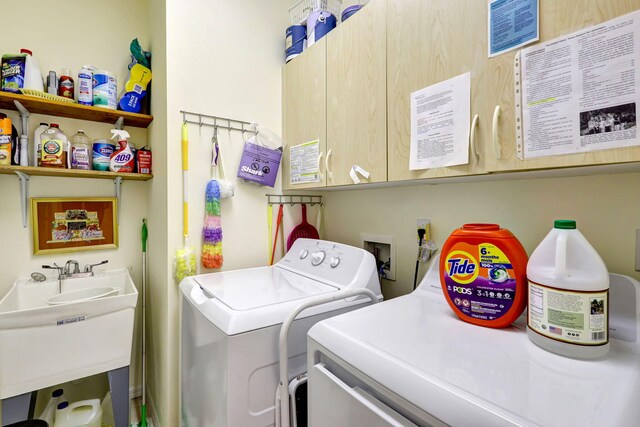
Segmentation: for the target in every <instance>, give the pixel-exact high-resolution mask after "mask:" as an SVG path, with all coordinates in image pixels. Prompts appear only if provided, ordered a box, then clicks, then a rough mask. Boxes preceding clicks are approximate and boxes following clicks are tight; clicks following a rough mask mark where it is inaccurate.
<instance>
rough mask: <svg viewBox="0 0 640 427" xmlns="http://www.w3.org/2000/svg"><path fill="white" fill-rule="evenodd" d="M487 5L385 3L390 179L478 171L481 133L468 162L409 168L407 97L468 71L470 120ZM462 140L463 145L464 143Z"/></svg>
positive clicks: (477, 106)
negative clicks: (428, 167)
mask: <svg viewBox="0 0 640 427" xmlns="http://www.w3.org/2000/svg"><path fill="white" fill-rule="evenodd" d="M486 10H487V9H486V4H485V3H484V2H482V1H469V0H429V1H406V0H389V9H388V27H387V28H388V31H387V33H388V37H387V40H388V57H387V63H388V66H387V86H388V103H387V109H388V114H389V181H401V180H411V179H418V178H432V177H444V176H456V175H467V174H474V173H478V172H479V171H481V170H482V165H483V163H484V158H485V155H484V151H485V150H486V144H485V141H484V140H483V136H484V134H483V133H482V132H480V130H481V129H482V128H484V127H486V126H487V125H488V124H487V123H486V122H485V118H484V117H480V121H479V122H478V123H479V128H478V130H477V131H476V133H475V136H476V138H475V142H476V144H475V145H476V149H477V151H478V152H479V154H480V155H479V158H478V157H476V156H475V154H474V153H470V154H469V164H466V165H460V166H453V167H443V168H434V169H423V170H416V171H411V170H409V150H410V141H411V112H410V94H411V92H415V91H417V90H419V89H422V88H425V87H427V86H431V85H433V84H435V83H439V82H442V81H444V80H448V79H450V78H452V77H455V76H458V75H460V74H464V73H466V72H471V111H470V114H471V117H470V118H473V116H474V115H475V114H482V110H483V108H484V102H485V101H484V96H485V87H484V67H485V63H486V57H487V36H486V34H487V30H486V28H487V22H486V19H485V18H484V16H485V15H486ZM465 142H466V141H465Z"/></svg>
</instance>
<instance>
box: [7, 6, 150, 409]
mask: <svg viewBox="0 0 640 427" xmlns="http://www.w3.org/2000/svg"><path fill="white" fill-rule="evenodd" d="M103 6H104V5H103ZM146 13H147V5H146V1H144V0H136V1H130V0H113V1H111V2H109V5H108V7H107V6H104V7H100V8H93V7H92V6H91V5H89V4H88V3H87V2H86V1H80V0H68V1H65V2H64V4H61V3H60V2H54V1H41V0H40V1H38V0H22V1H20V2H16V3H14V4H12V5H11V7H5V8H3V11H2V22H3V31H2V37H1V39H2V42H1V48H0V54H4V53H16V52H18V51H19V49H20V48H22V47H25V48H29V49H31V50H32V51H33V53H34V57H35V58H36V60H37V62H38V64H39V66H40V70H41V71H42V73H43V74H45V73H47V72H48V70H50V69H52V70H55V71H56V72H58V73H59V72H60V70H61V69H62V68H63V67H66V68H70V69H71V70H72V72H73V73H74V78H75V77H76V74H77V72H78V70H80V68H81V67H82V66H83V65H85V64H93V65H96V66H99V67H103V68H105V69H107V70H110V71H113V72H115V73H116V75H117V77H118V82H119V83H121V82H124V80H125V78H126V76H127V64H128V63H129V61H130V58H129V43H130V42H131V40H132V39H133V38H135V37H137V38H138V39H139V40H140V42H141V43H142V45H143V46H145V47H147V48H148V43H149V37H148V28H147V22H146V19H145V15H146ZM94 16H98V18H94ZM25 20H26V21H28V22H31V23H39V24H37V25H30V26H29V28H28V30H26V29H25V27H24V23H25ZM97 23H98V24H97ZM52 31H53V32H54V33H55V36H52ZM3 112H5V113H8V115H9V117H10V118H11V119H12V120H15V121H16V127H17V128H18V130H19V129H20V125H19V121H18V114H17V112H13V111H3ZM40 121H46V122H55V123H59V124H60V127H61V129H62V130H64V131H65V133H66V134H67V135H68V136H69V137H70V136H71V135H73V134H74V133H76V131H77V130H78V129H84V130H85V131H86V133H87V134H88V135H89V136H91V137H92V138H99V137H100V138H108V137H110V135H111V134H110V132H109V130H110V129H112V128H113V126H111V125H109V124H99V123H93V122H86V121H81V120H72V119H61V118H51V117H46V116H43V115H32V116H31V118H30V127H31V130H30V135H31V136H32V135H33V130H34V129H35V128H36V127H37V125H38V124H39V122H40ZM127 130H129V131H130V133H131V136H132V139H131V140H132V141H133V142H134V143H136V144H137V145H138V146H141V145H143V144H144V143H145V142H146V139H147V131H146V130H143V129H136V128H127ZM147 189H148V184H147V183H144V182H130V181H126V182H125V183H124V184H123V198H122V210H121V219H120V247H119V248H118V249H117V250H108V251H91V252H82V253H70V254H62V255H55V256H53V255H38V256H34V255H33V245H32V228H31V225H29V226H28V227H27V228H23V227H22V219H21V213H20V199H19V186H18V179H17V178H16V177H14V176H10V175H0V197H1V198H2V201H1V202H0V206H1V207H2V210H1V211H0V223H2V224H3V234H2V239H1V241H2V242H3V244H4V246H5V250H4V251H3V252H4V253H3V256H2V259H1V261H0V270H1V271H2V276H1V277H2V279H1V280H0V294H4V293H5V292H7V291H8V290H9V288H10V287H11V284H12V283H13V281H14V280H15V279H16V278H17V277H20V276H28V275H29V274H30V273H31V272H33V271H41V269H40V266H41V265H42V264H52V263H54V262H57V263H58V264H59V265H60V264H64V262H65V261H66V260H67V259H71V258H73V259H77V260H79V261H80V264H81V265H83V264H86V263H90V262H96V261H99V260H103V259H108V260H109V265H108V266H107V267H106V268H130V269H131V270H132V276H133V279H134V282H135V283H136V285H137V286H138V287H139V286H140V280H141V265H140V263H141V258H140V251H141V245H140V226H141V220H142V218H143V217H145V216H146V215H147V203H146V194H147ZM30 195H31V197H90V196H105V197H113V195H114V190H113V182H112V181H110V180H94V179H70V178H66V179H65V178H50V177H37V176H36V177H32V178H31V180H30ZM46 274H47V275H51V274H54V273H52V272H46ZM135 343H136V345H135V346H134V355H133V360H134V362H136V361H138V359H139V347H138V344H137V343H139V339H138V338H137V335H136V338H135ZM131 374H132V378H131V382H132V385H139V384H140V379H139V377H138V374H139V370H138V369H137V363H134V369H133V371H132V372H131ZM101 393H102V390H101V391H99V392H97V391H96V392H95V394H96V396H95V397H99V396H98V394H101Z"/></svg>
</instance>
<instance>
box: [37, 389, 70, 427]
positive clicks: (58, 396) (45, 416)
mask: <svg viewBox="0 0 640 427" xmlns="http://www.w3.org/2000/svg"><path fill="white" fill-rule="evenodd" d="M63 394H64V391H63V390H62V389H61V388H59V389H56V390H54V391H53V392H52V393H51V398H50V399H49V401H48V402H47V406H45V408H44V410H43V411H42V413H41V414H40V416H39V417H38V419H39V420H42V421H46V422H47V424H49V425H50V426H53V420H54V419H55V415H56V408H57V407H58V404H59V403H60V402H61V401H62V399H63Z"/></svg>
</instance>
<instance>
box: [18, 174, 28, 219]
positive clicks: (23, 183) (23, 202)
mask: <svg viewBox="0 0 640 427" xmlns="http://www.w3.org/2000/svg"><path fill="white" fill-rule="evenodd" d="M15 172H16V175H18V179H19V180H20V208H21V209H22V227H23V228H27V216H28V213H29V175H27V174H26V173H24V172H20V171H15Z"/></svg>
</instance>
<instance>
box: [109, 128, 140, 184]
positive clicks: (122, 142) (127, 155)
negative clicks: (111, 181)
mask: <svg viewBox="0 0 640 427" xmlns="http://www.w3.org/2000/svg"><path fill="white" fill-rule="evenodd" d="M111 133H112V134H113V136H112V137H111V139H112V140H113V139H115V140H117V141H118V148H117V149H116V151H114V152H113V154H112V155H111V158H110V159H109V170H111V172H127V173H132V172H133V168H134V164H135V163H134V162H135V160H134V157H133V153H132V151H131V147H129V143H128V141H127V140H128V139H129V133H128V132H127V131H124V130H120V129H113V130H112V131H111Z"/></svg>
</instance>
